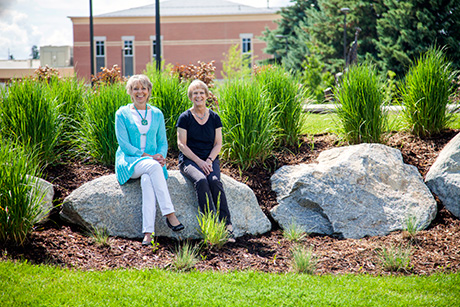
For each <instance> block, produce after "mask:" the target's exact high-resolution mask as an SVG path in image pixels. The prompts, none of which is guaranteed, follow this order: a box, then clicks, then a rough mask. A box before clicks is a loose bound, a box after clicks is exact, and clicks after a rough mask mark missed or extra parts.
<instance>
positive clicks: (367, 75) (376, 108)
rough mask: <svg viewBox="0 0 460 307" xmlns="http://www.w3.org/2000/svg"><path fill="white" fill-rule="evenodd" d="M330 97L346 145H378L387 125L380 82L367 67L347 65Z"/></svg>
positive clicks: (371, 69)
mask: <svg viewBox="0 0 460 307" xmlns="http://www.w3.org/2000/svg"><path fill="white" fill-rule="evenodd" d="M334 95H335V97H336V98H337V100H338V102H339V103H340V107H339V108H337V116H338V121H339V126H340V128H339V129H340V133H341V134H342V136H343V138H344V139H345V141H347V142H349V143H350V144H360V143H380V142H382V138H383V133H384V132H385V128H386V125H387V112H386V111H385V110H384V108H383V106H384V94H383V92H382V81H381V80H380V79H379V78H378V77H377V73H376V70H375V68H374V67H372V66H370V65H364V64H363V65H361V64H359V65H351V66H350V67H349V68H348V71H347V72H346V73H345V74H344V76H343V79H342V81H341V83H340V85H339V86H337V87H336V88H335V89H334Z"/></svg>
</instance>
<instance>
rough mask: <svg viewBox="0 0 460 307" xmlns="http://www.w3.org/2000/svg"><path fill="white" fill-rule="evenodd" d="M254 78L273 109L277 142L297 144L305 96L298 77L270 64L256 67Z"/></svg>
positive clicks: (289, 144)
mask: <svg viewBox="0 0 460 307" xmlns="http://www.w3.org/2000/svg"><path fill="white" fill-rule="evenodd" d="M255 80H256V81H257V83H258V84H259V86H261V87H262V89H263V90H264V91H265V93H266V95H267V98H268V102H269V105H270V108H271V109H273V110H274V111H275V118H274V120H275V123H276V126H277V128H278V130H279V133H278V134H277V141H278V144H279V145H281V146H284V145H286V146H297V145H298V143H299V134H300V130H301V128H302V122H301V114H302V104H303V103H304V102H305V101H306V98H307V95H306V90H305V88H304V87H303V86H302V83H301V80H300V78H298V77H296V76H295V75H293V74H290V73H288V72H287V71H286V70H285V69H284V68H283V67H280V66H271V65H270V66H265V67H263V68H262V69H258V70H257V73H255Z"/></svg>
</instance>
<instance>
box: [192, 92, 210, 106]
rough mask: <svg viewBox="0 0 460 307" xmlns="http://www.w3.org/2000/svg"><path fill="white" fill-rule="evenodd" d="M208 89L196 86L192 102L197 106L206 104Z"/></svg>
mask: <svg viewBox="0 0 460 307" xmlns="http://www.w3.org/2000/svg"><path fill="white" fill-rule="evenodd" d="M207 98H208V96H207V95H206V91H205V90H204V89H203V88H201V87H195V88H194V89H193V91H192V102H193V104H194V105H195V106H202V105H204V106H206V99H207Z"/></svg>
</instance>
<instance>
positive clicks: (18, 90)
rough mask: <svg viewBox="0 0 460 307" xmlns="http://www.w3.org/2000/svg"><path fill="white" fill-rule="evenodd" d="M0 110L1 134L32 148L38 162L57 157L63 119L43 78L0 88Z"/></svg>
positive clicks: (18, 81)
mask: <svg viewBox="0 0 460 307" xmlns="http://www.w3.org/2000/svg"><path fill="white" fill-rule="evenodd" d="M0 114H1V116H0V127H1V128H2V129H1V131H0V132H1V134H2V135H3V137H5V138H10V139H12V140H17V141H18V142H19V143H20V144H21V146H24V147H26V150H27V151H28V152H32V151H35V152H36V153H37V155H38V159H39V162H40V164H41V165H42V166H46V165H48V164H53V163H55V162H56V161H57V160H58V159H59V155H60V153H61V152H60V150H59V147H58V146H59V144H60V139H61V137H62V131H63V124H64V122H63V118H62V116H60V114H59V108H58V104H57V100H56V99H55V97H52V95H51V94H50V89H49V86H48V83H47V82H41V81H34V80H32V79H23V80H15V81H13V82H12V83H11V84H9V85H8V86H7V87H6V88H4V89H2V91H1V99H0Z"/></svg>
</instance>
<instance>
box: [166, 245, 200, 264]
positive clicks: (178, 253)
mask: <svg viewBox="0 0 460 307" xmlns="http://www.w3.org/2000/svg"><path fill="white" fill-rule="evenodd" d="M198 252H199V247H198V246H197V245H192V244H191V243H190V242H189V241H187V242H185V243H184V244H182V245H181V246H178V247H177V248H176V250H175V256H174V261H173V262H172V267H173V268H174V269H175V270H176V271H189V270H191V269H193V268H194V267H195V265H196V264H197V262H198Z"/></svg>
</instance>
